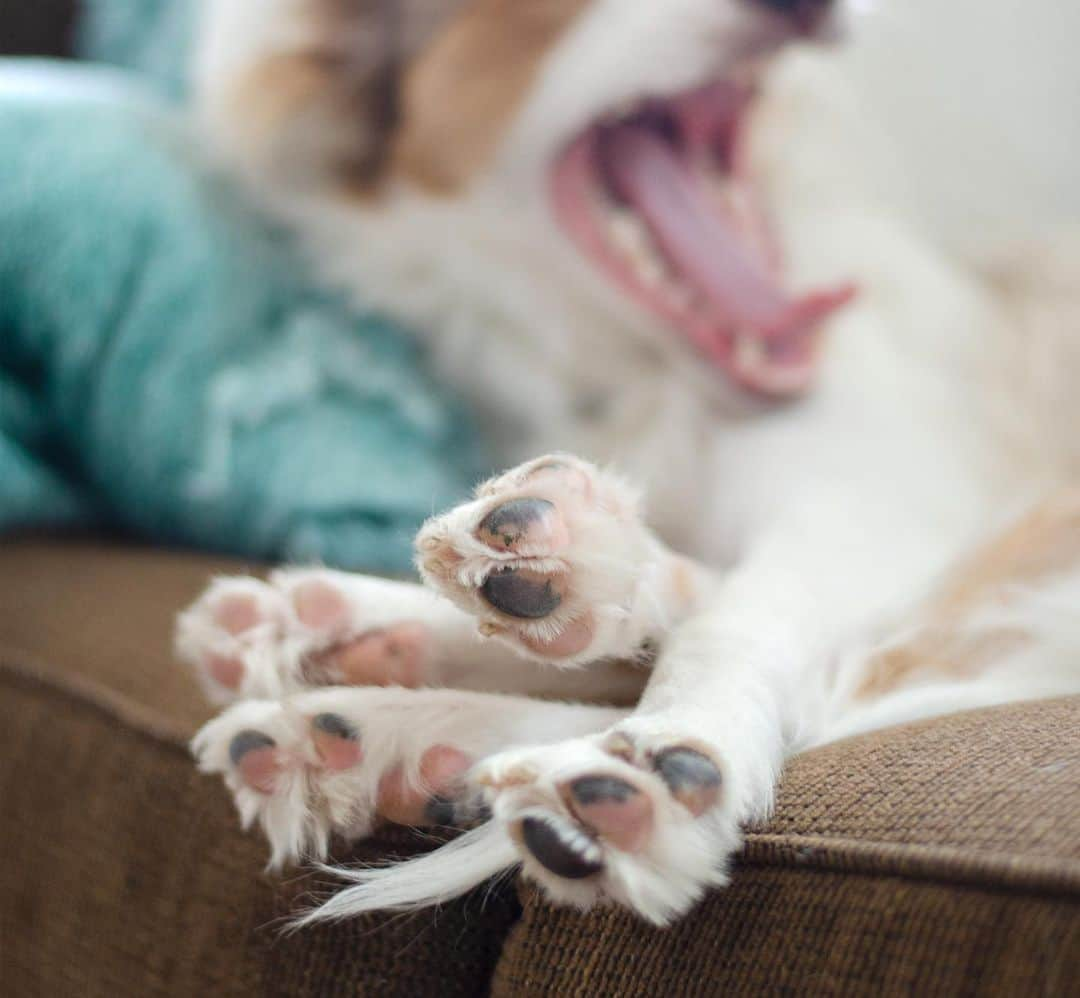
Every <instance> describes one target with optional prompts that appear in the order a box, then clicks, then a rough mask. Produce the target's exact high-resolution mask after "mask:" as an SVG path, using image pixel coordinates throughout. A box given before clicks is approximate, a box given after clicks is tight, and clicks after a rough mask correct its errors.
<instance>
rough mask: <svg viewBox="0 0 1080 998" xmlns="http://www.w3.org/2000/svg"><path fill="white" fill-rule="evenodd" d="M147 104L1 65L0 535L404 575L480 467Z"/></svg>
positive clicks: (368, 331)
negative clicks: (175, 548) (429, 528)
mask: <svg viewBox="0 0 1080 998" xmlns="http://www.w3.org/2000/svg"><path fill="white" fill-rule="evenodd" d="M156 100H157V98H154V97H150V96H148V95H146V94H144V93H143V92H142V91H141V90H140V89H139V84H138V83H136V82H133V77H129V76H126V75H125V74H123V73H121V72H120V71H118V70H106V69H103V68H96V69H95V68H89V67H82V68H80V67H77V66H75V67H71V66H69V67H61V66H60V65H59V64H49V63H29V62H22V61H8V62H4V61H2V60H0V530H5V531H6V530H11V529H15V528H20V527H28V526H58V525H91V526H108V527H114V528H120V529H122V530H126V531H130V532H135V533H138V534H140V535H144V536H147V537H152V538H156V539H161V540H166V541H171V542H178V543H182V544H189V545H198V546H202V547H207V548H214V549H217V550H223V551H230V552H235V553H237V554H241V555H248V556H256V557H266V558H275V559H300V560H307V561H310V560H319V561H323V562H327V563H330V564H334V565H340V566H345V567H364V568H369V569H389V570H402V569H405V568H407V566H408V563H409V552H410V543H409V542H410V537H411V535H412V533H413V531H414V530H415V528H416V526H417V525H418V523H419V522H420V521H421V520H422V519H423V518H424V517H425V516H427V515H429V514H430V513H431V512H432V510H433V509H437V508H439V507H441V506H444V505H445V504H447V503H449V502H452V501H454V500H455V499H457V498H458V497H460V496H461V495H462V494H464V492H465V491H466V489H467V487H468V485H469V484H470V482H471V481H473V480H474V479H475V477H476V476H477V475H478V474H479V472H480V470H481V468H480V460H479V458H478V453H477V448H476V446H475V442H474V440H473V437H472V435H471V433H470V432H469V426H468V422H467V420H466V419H465V418H464V417H463V414H462V412H461V411H460V410H459V409H458V408H457V407H456V405H455V404H454V403H453V402H452V401H451V400H448V399H447V398H445V397H444V396H443V395H441V394H440V393H439V392H438V391H437V390H436V389H435V387H434V386H433V385H432V383H431V382H430V381H429V379H428V378H427V377H426V376H425V374H424V372H423V370H422V365H421V357H420V356H419V355H418V353H417V350H416V348H415V346H414V345H413V344H412V343H411V341H410V340H409V338H408V337H407V336H406V335H405V334H403V333H402V331H401V330H399V329H397V328H395V327H394V326H393V325H392V324H391V323H389V322H387V321H385V320H383V319H380V318H378V317H376V316H372V315H356V314H355V313H353V312H351V311H350V310H349V309H347V308H346V307H345V306H344V305H343V304H342V302H340V301H338V300H337V299H335V298H334V297H333V296H332V295H330V294H327V293H324V292H321V291H319V290H318V289H317V288H316V287H315V286H314V284H313V283H311V282H310V281H309V280H308V279H307V278H306V276H305V273H304V268H303V267H302V266H301V265H300V264H299V262H298V259H297V256H296V254H295V253H294V251H293V248H292V247H291V246H290V245H289V242H288V240H287V239H286V238H285V237H284V236H283V235H282V234H281V233H280V232H277V231H274V229H273V228H272V227H271V226H269V225H268V224H267V223H266V222H265V221H263V220H261V219H260V218H259V217H258V216H257V214H256V213H255V212H253V211H251V210H249V209H248V208H247V207H246V206H245V205H244V203H243V199H242V197H241V196H240V194H239V193H238V192H237V191H236V190H234V189H231V188H230V186H229V185H228V183H227V182H226V181H225V180H224V179H222V178H220V177H218V176H215V175H213V174H212V173H211V172H210V171H208V170H207V168H206V167H205V166H204V165H203V164H202V163H201V162H200V161H199V157H198V155H197V151H196V150H197V143H195V142H193V141H192V138H191V136H189V135H187V134H186V133H185V130H184V126H183V125H182V124H181V122H180V121H179V119H178V118H176V117H174V115H173V112H172V111H170V110H169V109H168V108H165V107H163V106H162V105H160V104H158V103H156Z"/></svg>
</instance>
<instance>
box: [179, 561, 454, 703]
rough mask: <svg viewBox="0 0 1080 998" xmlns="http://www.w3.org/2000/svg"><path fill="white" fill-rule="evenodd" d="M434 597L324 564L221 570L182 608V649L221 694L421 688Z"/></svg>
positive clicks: (427, 668)
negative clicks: (251, 571)
mask: <svg viewBox="0 0 1080 998" xmlns="http://www.w3.org/2000/svg"><path fill="white" fill-rule="evenodd" d="M429 602H430V596H429V594H427V593H425V592H424V591H423V590H422V589H420V588H419V587H414V586H407V585H404V584H401V583H395V582H390V581H384V580H381V579H372V578H365V577H362V576H347V575H344V574H342V573H339V572H330V571H325V570H319V569H313V570H307V571H305V570H292V571H283V572H278V573H275V574H274V575H273V576H272V577H271V580H270V582H269V583H266V582H262V581H260V580H258V579H253V578H224V579H218V580H216V581H215V582H214V583H213V584H212V585H211V586H210V587H209V589H207V591H206V592H205V593H204V594H203V595H202V596H201V597H200V598H199V599H198V600H197V601H196V602H195V603H194V604H193V605H192V606H191V607H190V608H188V609H187V610H185V611H184V612H183V613H182V614H181V615H180V617H179V619H178V622H177V629H176V650H177V655H178V656H179V657H180V659H181V660H182V661H184V662H186V663H188V664H189V665H191V666H192V667H193V668H194V670H195V672H196V675H197V676H198V677H199V679H200V680H201V682H202V685H203V688H204V690H205V691H206V693H207V694H208V696H209V697H210V698H211V699H212V700H213V701H214V702H217V703H227V702H229V701H232V700H235V699H238V698H242V697H243V698H247V697H254V698H276V697H280V696H283V695H286V694H289V693H292V692H295V691H297V690H299V689H302V688H304V687H305V686H319V685H331V684H338V685H365V686H366V685H370V686H392V685H393V686H406V687H415V686H419V685H421V684H423V683H425V682H427V681H428V680H429V678H430V672H431V666H432V664H433V655H434V642H433V638H432V633H431V629H430V628H429V627H428V626H427V625H426V624H425V623H424V620H423V619H422V618H423V615H424V613H425V612H426V610H427V608H428V607H427V604H428V603H429ZM414 615H415V619H410V618H412V617H414Z"/></svg>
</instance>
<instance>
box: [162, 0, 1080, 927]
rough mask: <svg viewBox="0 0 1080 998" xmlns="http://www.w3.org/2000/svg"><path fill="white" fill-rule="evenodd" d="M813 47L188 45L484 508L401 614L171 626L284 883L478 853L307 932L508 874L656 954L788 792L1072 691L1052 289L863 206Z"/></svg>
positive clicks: (1071, 363)
mask: <svg viewBox="0 0 1080 998" xmlns="http://www.w3.org/2000/svg"><path fill="white" fill-rule="evenodd" d="M837 16H838V15H837V12H836V11H835V10H834V5H833V4H831V3H830V2H828V0H669V2H667V3H665V4H646V3H640V2H637V0H535V2H533V3H529V4H523V3H512V2H510V0H441V2H439V3H421V2H419V0H397V2H395V3H380V4H374V3H366V2H364V0H209V2H208V3H207V5H206V11H205V18H204V24H203V31H202V41H201V44H200V47H199V60H198V67H197V73H196V82H197V95H198V99H197V114H198V118H199V120H200V121H201V122H202V127H203V129H204V132H203V134H204V135H206V136H207V137H208V140H209V141H210V142H211V143H212V144H213V146H214V148H215V149H216V150H217V152H218V154H219V155H220V156H222V157H223V159H224V161H225V162H227V163H228V164H229V166H230V168H232V169H233V170H235V171H236V172H237V173H238V174H239V175H240V176H242V177H243V178H245V179H246V181H247V182H248V183H249V184H250V187H251V189H252V190H253V191H254V192H255V193H256V196H257V197H259V198H260V199H261V200H262V202H263V203H264V204H265V205H266V206H267V207H268V208H269V209H270V210H272V211H273V212H274V213H275V214H276V215H277V216H278V217H279V218H282V219H284V220H285V221H286V222H287V223H288V224H289V225H291V226H292V227H293V228H294V229H295V231H296V232H297V233H299V234H300V236H301V237H302V239H303V240H304V243H305V246H306V247H307V249H308V251H309V253H310V255H311V258H312V259H313V261H314V263H315V266H316V267H317V269H318V271H319V272H320V273H321V274H322V275H323V276H324V277H325V279H326V280H327V281H330V282H333V283H336V284H338V285H340V286H343V287H345V288H347V289H349V290H351V291H352V292H354V293H355V294H356V296H357V298H358V300H359V301H362V302H363V303H364V305H365V306H366V307H372V306H374V307H378V308H381V309H384V310H386V311H387V312H390V313H392V314H394V315H395V316H397V317H399V318H400V319H401V320H403V321H404V322H407V323H408V324H409V325H410V326H412V327H413V328H414V329H416V330H417V331H418V332H419V334H420V335H422V336H423V337H424V340H425V343H426V347H427V350H428V352H429V354H430V357H431V359H432V363H433V364H434V365H435V368H436V369H437V371H438V372H439V374H440V375H441V377H442V378H443V379H445V381H446V382H447V383H449V384H452V385H454V386H456V387H457V388H458V389H460V390H461V391H463V392H464V393H466V394H467V395H468V397H469V398H470V399H471V401H472V403H473V405H474V408H475V411H476V413H477V414H478V417H479V419H480V421H481V423H482V425H483V426H484V427H485V428H486V429H487V431H488V435H489V438H490V439H491V440H492V441H493V444H494V446H496V447H497V448H498V452H499V454H500V457H501V458H502V460H503V461H504V462H505V465H506V466H513V467H512V470H510V471H508V472H506V473H504V474H502V475H499V476H497V477H495V478H493V479H492V480H491V481H488V482H486V483H485V484H483V485H481V486H480V487H479V489H478V490H477V492H476V496H475V498H474V499H473V500H472V501H470V502H468V503H466V504H464V505H462V506H460V507H458V508H456V509H453V510H451V511H449V512H448V513H446V514H444V515H441V516H437V517H434V518H433V519H432V520H430V521H429V522H428V523H427V524H426V525H425V526H424V527H423V529H422V530H421V531H420V533H419V535H418V537H417V542H416V550H417V564H418V567H419V570H420V573H421V575H422V577H423V581H424V583H425V585H412V584H408V583H403V582H394V581H387V580H382V579H376V578H367V577H363V576H358V575H350V574H345V573H339V572H333V571H328V570H323V569H300V568H297V569H286V570H282V571H279V572H277V573H275V574H274V575H272V576H271V578H270V580H269V581H268V582H262V581H258V580H255V579H248V578H228V579H219V580H217V581H215V582H214V583H213V584H212V585H211V586H210V587H209V589H208V590H207V591H206V593H205V594H204V595H203V596H202V597H201V598H200V599H199V600H198V601H197V602H196V603H195V604H194V605H193V606H192V607H191V608H189V609H188V610H186V611H185V612H184V613H183V614H182V615H181V616H180V618H179V623H178V630H177V648H178V652H179V655H180V657H181V658H182V659H183V660H185V661H186V662H187V663H190V665H191V666H193V667H194V669H195V671H196V674H197V675H198V676H199V678H200V681H201V682H202V683H203V685H204V688H205V690H206V692H207V693H208V695H209V696H210V697H211V698H213V699H214V700H215V701H216V702H218V703H221V704H223V705H228V706H226V709H225V710H224V712H223V713H222V714H221V715H220V716H218V717H217V718H216V719H215V720H213V721H211V722H210V723H209V724H207V725H206V726H205V727H204V728H203V729H202V730H201V731H200V732H199V734H198V735H197V737H196V738H195V740H194V742H193V747H194V751H195V753H196V754H197V756H198V759H199V763H200V766H201V767H202V769H203V770H205V771H206V772H209V773H218V774H222V775H223V777H224V780H225V782H226V784H227V785H228V787H229V789H230V790H231V791H232V793H233V795H234V796H235V800H236V804H237V806H238V809H239V812H240V815H241V817H242V820H243V822H244V824H245V825H251V824H258V825H259V826H261V828H262V830H263V831H264V832H265V834H266V836H267V838H268V839H269V842H270V847H271V860H272V863H273V864H274V865H275V866H280V865H282V864H285V863H287V862H292V861H296V860H299V859H302V858H305V857H316V858H321V857H325V855H326V849H327V843H328V841H329V840H330V838H331V836H333V835H339V836H343V837H345V838H350V839H356V838H359V837H363V836H365V835H367V834H369V833H370V831H371V830H372V828H373V827H374V825H375V823H376V822H377V821H380V820H389V821H393V822H397V823H401V824H405V825H462V826H465V825H469V824H470V823H471V824H472V825H473V827H472V828H471V829H470V830H468V831H466V832H465V833H464V834H463V835H461V836H460V837H458V838H456V839H455V840H453V841H452V842H451V843H449V844H447V845H445V846H443V847H442V848H440V849H438V850H436V851H435V852H433V853H431V854H429V855H426V856H423V857H421V858H419V859H416V860H412V861H409V862H406V863H403V864H399V865H396V866H389V867H385V868H378V869H371V870H360V871H355V870H354V871H349V872H344V871H343V872H342V876H343V877H345V878H346V879H349V880H351V881H352V883H351V884H350V885H349V886H348V887H347V888H345V889H344V890H342V891H341V892H340V893H338V894H337V895H336V896H335V897H334V898H332V899H331V900H330V901H329V902H328V903H326V904H325V905H324V906H323V907H321V908H320V909H318V910H316V911H315V912H314V913H312V914H311V915H310V916H309V917H310V918H338V917H345V916H349V915H355V914H358V913H361V912H365V911H370V910H374V909H382V908H411V907H420V906H424V905H430V904H435V903H438V902H440V901H444V900H447V899H449V898H452V897H455V896H457V895H460V894H462V893H464V892H465V891H467V890H469V889H471V888H472V887H474V886H476V885H477V884H479V883H481V882H482V881H484V880H485V879H487V878H489V877H492V876H494V875H496V874H498V873H499V872H500V871H503V870H505V869H507V868H509V867H511V866H513V865H515V864H520V866H521V868H522V870H523V872H524V874H525V875H526V876H527V877H529V878H531V879H532V880H534V881H536V882H538V883H539V884H540V885H542V887H543V888H544V889H545V890H546V891H547V893H548V894H549V895H550V896H551V897H552V898H553V899H554V900H556V901H558V902H562V903H566V904H570V905H574V906H577V907H579V908H583V909H584V908H588V907H590V906H592V905H595V904H598V903H609V904H610V903H613V904H618V905H622V906H624V907H626V908H628V909H630V910H632V911H633V912H635V913H636V914H637V915H639V916H640V917H642V918H644V919H646V920H648V921H650V922H652V923H654V924H657V925H665V924H668V923H670V922H671V921H672V920H673V919H676V918H678V917H680V916H682V915H683V914H685V913H686V912H687V911H688V910H690V909H691V908H692V906H693V905H694V903H695V902H696V901H697V900H698V899H699V898H701V896H702V895H703V893H704V892H705V891H706V890H708V889H710V888H712V887H716V886H719V885H723V884H724V883H726V882H727V876H728V873H727V869H728V862H727V861H728V859H729V857H730V856H731V855H732V854H733V853H734V852H735V850H736V849H737V848H738V845H739V841H740V828H741V827H742V826H744V825H745V824H747V823H749V822H754V821H759V820H761V819H763V818H764V817H766V816H767V815H768V813H769V809H770V806H771V804H772V800H773V793H774V787H775V784H776V781H777V778H778V776H779V773H780V771H781V768H782V766H783V764H784V760H785V759H786V758H787V757H789V756H790V755H791V754H793V753H795V752H798V751H800V750H803V749H805V748H807V747H810V746H814V745H818V744H821V743H823V742H826V741H829V740H833V739H837V738H841V737H845V736H848V735H852V734H856V733H859V732H863V731H867V730H871V729H874V728H878V727H882V726H886V725H890V724H896V723H901V722H906V721H911V720H914V719H918V718H924V717H928V716H932V715H935V714H941V713H946V712H950V711H956V710H962V709H967V708H974V707H982V706H988V705H993V704H999V703H1003V702H1008V701H1013V700H1019V699H1025V698H1035V697H1042V696H1050V695H1058V694H1065V693H1069V692H1077V691H1080V667H1078V665H1077V663H1078V662H1080V625H1078V624H1077V617H1076V606H1077V605H1078V603H1077V601H1078V600H1080V489H1078V488H1077V486H1076V484H1075V483H1076V475H1077V469H1078V465H1080V440H1078V439H1077V436H1076V434H1075V432H1074V430H1073V429H1072V427H1075V426H1076V425H1077V419H1078V418H1080V403H1078V402H1077V401H1076V399H1075V394H1074V392H1073V389H1072V385H1070V380H1073V381H1074V379H1075V372H1077V371H1078V370H1080V366H1078V365H1077V361H1078V360H1080V346H1078V343H1080V337H1078V335H1077V332H1078V327H1080V294H1078V293H1077V288H1078V287H1080V282H1078V281H1077V280H1076V271H1075V268H1074V267H1073V266H1072V264H1071V259H1072V258H1071V257H1070V256H1069V254H1067V253H1064V252H1061V251H1058V250H1055V249H1054V248H1053V247H1044V248H1042V249H1040V250H1039V251H1038V252H1037V253H1036V252H1034V251H1033V252H1031V253H1028V254H1027V255H1026V258H1025V262H1024V265H1023V266H1022V267H1014V268H1013V269H1011V270H1008V271H1007V272H1006V273H1004V274H1003V275H1001V278H1000V280H998V281H997V282H996V283H993V282H989V281H987V280H986V279H984V277H982V276H981V275H979V274H977V273H975V272H974V271H973V270H971V269H969V268H967V267H965V266H962V265H960V264H959V263H958V262H957V261H956V260H955V259H953V258H952V257H950V256H948V255H946V254H944V253H943V252H942V251H941V250H940V249H939V248H937V247H936V246H935V245H934V244H933V243H932V242H930V241H929V240H927V239H926V238H925V237H924V236H923V235H922V234H921V233H920V231H919V229H918V227H917V226H915V225H913V224H912V223H911V221H910V219H909V217H908V215H907V214H906V213H905V212H903V211H901V210H899V209H898V208H897V206H896V204H895V203H894V202H893V201H892V200H891V199H890V198H889V197H888V196H886V195H883V194H882V191H881V189H880V185H879V184H878V182H877V180H878V176H879V173H878V169H879V166H880V164H879V163H878V161H877V152H876V150H877V148H878V145H877V142H876V139H875V127H874V122H872V121H869V120H867V117H866V116H865V115H864V114H863V113H861V112H860V109H859V104H858V100H857V99H855V98H854V97H853V95H852V93H851V89H850V87H849V86H848V85H847V84H846V83H845V80H844V77H843V74H841V73H838V72H837V71H836V69H835V67H834V66H833V65H832V62H831V57H830V56H828V55H827V54H825V53H824V52H821V51H817V50H818V49H820V48H821V47H822V45H823V41H822V40H823V39H824V38H825V36H827V35H829V34H830V33H831V32H832V31H833V30H834V23H835V19H836V17H837ZM538 454H539V455H545V456H542V457H536V455H538ZM616 469H617V470H616ZM639 483H640V484H639ZM646 510H647V513H646Z"/></svg>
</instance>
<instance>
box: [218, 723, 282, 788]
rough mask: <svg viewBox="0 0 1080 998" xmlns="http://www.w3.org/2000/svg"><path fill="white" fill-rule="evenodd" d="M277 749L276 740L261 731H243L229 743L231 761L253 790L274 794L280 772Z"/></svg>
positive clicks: (241, 777)
mask: <svg viewBox="0 0 1080 998" xmlns="http://www.w3.org/2000/svg"><path fill="white" fill-rule="evenodd" d="M276 748H277V743H276V742H275V741H274V739H273V738H271V737H270V736H269V735H264V734H263V733H262V732H261V731H254V730H250V729H249V730H247V731H241V732H240V733H239V734H237V735H235V736H234V737H233V740H232V741H231V742H229V760H230V761H231V762H232V764H233V765H234V766H235V767H236V769H237V772H238V773H239V774H240V779H242V780H243V781H244V783H246V784H247V785H248V786H249V787H250V788H251V789H252V790H258V791H259V792H260V793H264V794H269V793H273V790H274V781H275V778H276V776H277V771H278V764H277V754H276V752H275V749H276Z"/></svg>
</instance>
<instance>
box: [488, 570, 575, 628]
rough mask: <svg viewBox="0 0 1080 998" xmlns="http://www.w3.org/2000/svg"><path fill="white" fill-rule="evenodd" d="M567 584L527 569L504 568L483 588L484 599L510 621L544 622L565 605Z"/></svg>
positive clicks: (494, 573) (493, 573)
mask: <svg viewBox="0 0 1080 998" xmlns="http://www.w3.org/2000/svg"><path fill="white" fill-rule="evenodd" d="M564 588H565V582H564V580H561V579H559V578H558V577H557V576H555V577H553V576H548V575H541V574H540V573H539V572H533V571H530V570H529V569H526V568H501V569H497V570H496V571H494V572H492V573H491V575H489V576H488V577H487V579H486V580H485V581H484V584H483V586H482V587H481V590H480V591H481V593H483V596H484V599H485V600H487V601H488V603H490V604H491V606H493V607H494V608H495V609H496V610H499V611H501V612H502V613H505V614H506V615H507V616H509V617H519V618H521V619H523V620H542V619H543V618H544V617H547V616H550V615H551V614H552V613H554V612H555V611H556V610H557V609H558V608H559V606H560V605H561V604H562V601H563V596H564V595H565V594H564V592H562V591H561V590H563V589H564Z"/></svg>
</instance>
